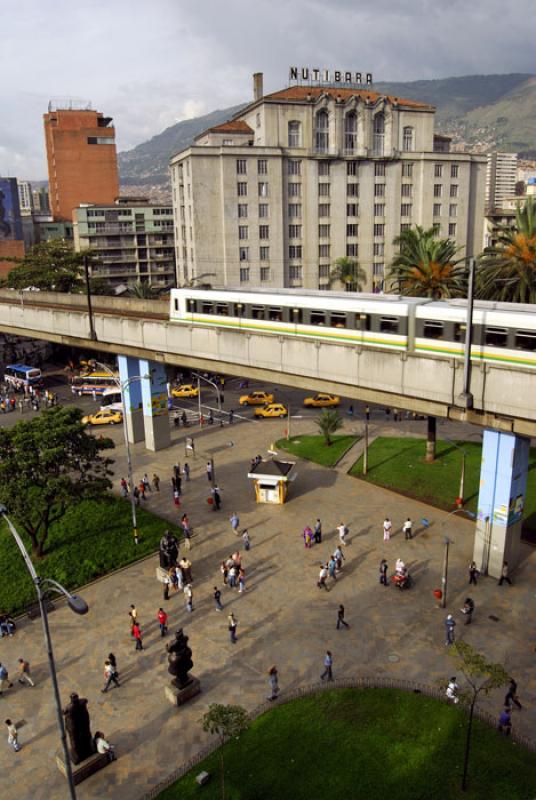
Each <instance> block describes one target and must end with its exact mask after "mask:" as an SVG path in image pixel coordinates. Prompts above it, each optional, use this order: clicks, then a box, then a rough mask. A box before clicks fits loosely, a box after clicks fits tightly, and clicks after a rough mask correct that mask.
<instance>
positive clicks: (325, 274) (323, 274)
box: [318, 264, 329, 278]
mask: <svg viewBox="0 0 536 800" xmlns="http://www.w3.org/2000/svg"><path fill="white" fill-rule="evenodd" d="M318 277H319V278H329V264H320V266H319V267H318Z"/></svg>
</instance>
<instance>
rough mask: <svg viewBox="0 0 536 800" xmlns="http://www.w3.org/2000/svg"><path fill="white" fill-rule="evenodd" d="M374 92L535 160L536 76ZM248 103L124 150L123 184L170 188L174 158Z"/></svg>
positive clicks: (474, 78)
mask: <svg viewBox="0 0 536 800" xmlns="http://www.w3.org/2000/svg"><path fill="white" fill-rule="evenodd" d="M373 88H374V90H375V91H378V92H380V93H382V94H393V95H395V96H397V97H406V98H408V99H412V100H421V101H423V102H426V103H431V104H432V105H434V106H436V108H437V115H436V129H437V130H438V131H439V132H441V133H445V134H449V135H451V136H452V137H453V142H454V144H461V145H464V146H465V147H466V148H467V149H469V150H475V151H478V152H487V151H489V150H493V149H500V150H505V151H510V152H518V153H520V155H522V156H524V157H526V158H536V75H530V74H526V73H512V74H507V75H466V76H463V77H458V78H441V79H437V80H427V81H412V82H383V83H376V84H374V87H373ZM246 104H247V103H246V102H244V103H243V104H241V105H237V106H232V107H230V108H223V109H218V110H216V111H212V112H210V113H209V114H205V115H204V116H202V117H196V118H194V119H187V120H183V121H182V122H178V123H176V124H175V125H172V126H171V127H169V128H166V130H164V131H162V133H159V134H158V135H157V136H153V137H152V139H150V140H149V141H147V142H143V143H142V144H139V145H138V146H137V147H135V148H133V149H132V150H128V151H126V152H123V153H119V171H120V175H121V186H122V187H123V188H128V187H131V188H132V189H133V188H134V187H135V188H136V190H140V191H149V190H151V189H153V190H154V189H158V188H159V187H160V188H161V189H162V190H167V189H168V187H169V172H168V165H169V159H170V157H171V156H172V155H173V154H174V153H177V152H178V151H180V150H183V149H184V148H186V147H188V146H189V145H190V144H191V143H192V141H193V139H194V137H195V136H197V134H199V133H201V131H203V130H205V129H206V128H210V127H212V126H214V125H219V124H220V123H221V122H225V121H226V120H228V119H230V118H231V117H232V116H233V115H234V114H236V113H237V112H238V111H240V110H241V109H242V108H243V107H244V106H245V105H246Z"/></svg>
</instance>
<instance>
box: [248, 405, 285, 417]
mask: <svg viewBox="0 0 536 800" xmlns="http://www.w3.org/2000/svg"><path fill="white" fill-rule="evenodd" d="M287 415H288V411H287V408H286V406H284V405H283V403H267V404H266V405H265V406H262V407H260V408H256V409H255V416H256V417H259V418H260V419H269V418H270V417H280V418H283V417H286V416H287Z"/></svg>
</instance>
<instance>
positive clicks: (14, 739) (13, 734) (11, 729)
mask: <svg viewBox="0 0 536 800" xmlns="http://www.w3.org/2000/svg"><path fill="white" fill-rule="evenodd" d="M6 726H7V741H8V744H10V745H11V747H12V748H13V750H14V751H15V752H16V753H18V752H19V750H20V744H19V740H18V736H19V734H18V731H17V726H16V725H15V723H14V722H12V721H11V720H10V719H6Z"/></svg>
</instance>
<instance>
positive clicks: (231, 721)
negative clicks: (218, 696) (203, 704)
mask: <svg viewBox="0 0 536 800" xmlns="http://www.w3.org/2000/svg"><path fill="white" fill-rule="evenodd" d="M248 726H249V718H248V714H247V711H246V709H245V708H242V706H237V705H226V706H225V705H222V704H221V703H211V704H210V705H209V707H208V711H207V713H206V714H205V715H204V716H203V730H204V731H208V732H209V733H211V734H213V735H216V736H218V737H219V740H220V761H221V770H220V771H221V797H222V800H225V762H224V752H223V750H224V748H223V745H224V744H225V742H226V741H227V740H228V739H231V738H233V737H235V736H239V735H240V734H241V733H242V732H243V731H245V730H246V729H247V727H248Z"/></svg>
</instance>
